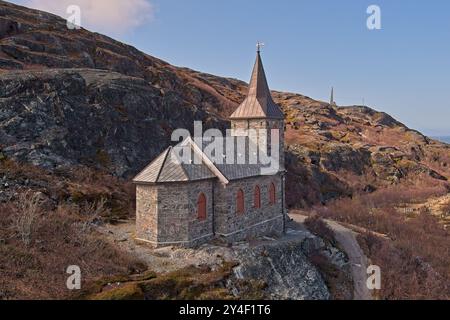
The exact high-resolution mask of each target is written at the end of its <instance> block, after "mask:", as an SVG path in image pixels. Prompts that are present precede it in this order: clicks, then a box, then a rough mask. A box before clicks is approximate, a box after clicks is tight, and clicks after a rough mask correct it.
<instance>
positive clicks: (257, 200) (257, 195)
mask: <svg viewBox="0 0 450 320" xmlns="http://www.w3.org/2000/svg"><path fill="white" fill-rule="evenodd" d="M253 207H254V208H256V209H259V208H261V189H260V188H259V186H256V187H255V192H254V195H253Z"/></svg>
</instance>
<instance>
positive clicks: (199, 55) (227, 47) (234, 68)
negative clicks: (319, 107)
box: [15, 0, 450, 135]
mask: <svg viewBox="0 0 450 320" xmlns="http://www.w3.org/2000/svg"><path fill="white" fill-rule="evenodd" d="M37 1H39V0H37ZM142 1H149V2H150V3H151V4H152V5H153V8H154V12H153V18H152V19H151V20H150V21H147V22H146V23H144V24H142V25H141V26H139V27H137V28H135V29H133V30H129V31H128V32H126V33H124V34H120V35H117V34H114V33H113V32H110V35H111V36H113V37H115V38H118V39H119V40H122V41H124V42H127V43H129V44H132V45H134V46H136V47H137V48H139V49H141V50H142V51H144V52H146V53H149V54H151V55H154V56H156V57H159V58H161V59H163V60H166V61H168V62H170V63H172V64H175V65H178V66H185V67H190V68H192V69H196V70H200V71H204V72H208V73H212V74H216V75H221V76H227V77H234V78H239V79H242V80H245V81H248V79H249V76H250V72H251V68H252V64H253V61H254V57H255V43H256V41H257V40H262V41H263V42H264V43H265V44H266V46H265V48H264V50H263V60H264V64H265V67H266V72H267V76H268V80H269V84H270V86H271V88H272V89H276V90H283V91H291V92H298V93H301V94H305V95H307V96H310V97H312V98H315V99H321V100H325V101H328V100H329V93H330V87H331V86H334V87H335V98H336V102H337V103H338V104H339V105H351V104H362V101H363V98H364V99H365V102H366V104H367V105H369V106H371V107H373V108H375V109H377V110H381V111H385V112H387V113H389V114H391V115H393V116H394V117H396V118H397V119H398V120H400V121H402V122H404V123H405V124H407V125H408V126H410V127H412V128H414V129H418V130H421V131H423V132H425V133H427V134H429V135H450V1H448V0H431V1H424V0H395V1H393V0H371V1H365V0H346V1H330V0H308V1H307V0H278V1H264V0H259V1H258V0H245V1H242V0H227V1H211V0H191V1H185V0H142ZM15 2H16V3H21V4H23V3H24V2H26V1H25V0H17V1H15ZM47 2H48V1H47ZM54 2H55V6H56V5H57V3H58V1H57V0H54ZM75 2H76V1H75ZM85 2H86V1H85ZM371 4H376V5H378V6H380V8H381V13H382V30H375V31H370V30H368V29H367V27H366V19H367V17H368V14H367V13H366V9H367V7H368V6H369V5H371Z"/></svg>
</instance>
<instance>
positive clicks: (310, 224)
mask: <svg viewBox="0 0 450 320" xmlns="http://www.w3.org/2000/svg"><path fill="white" fill-rule="evenodd" d="M305 226H306V227H307V228H308V230H309V231H311V232H312V233H313V234H315V235H316V236H318V237H320V238H322V239H324V240H326V241H328V242H329V243H331V244H332V245H336V240H335V237H334V232H333V230H331V229H330V227H328V225H327V223H326V222H325V221H323V220H322V218H320V217H319V216H318V215H312V216H309V217H308V218H306V220H305Z"/></svg>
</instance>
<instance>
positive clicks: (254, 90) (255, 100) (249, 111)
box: [230, 50, 284, 120]
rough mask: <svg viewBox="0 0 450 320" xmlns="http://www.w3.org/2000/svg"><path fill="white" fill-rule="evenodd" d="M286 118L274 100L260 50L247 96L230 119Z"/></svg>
mask: <svg viewBox="0 0 450 320" xmlns="http://www.w3.org/2000/svg"><path fill="white" fill-rule="evenodd" d="M264 118H268V119H284V115H283V112H282V111H281V109H280V107H279V106H278V105H277V104H276V103H275V102H274V101H273V99H272V95H271V93H270V89H269V86H268V84H267V79H266V74H265V72H264V67H263V63H262V60H261V55H260V52H259V50H258V53H257V56H256V62H255V66H254V68H253V73H252V77H251V80H250V85H249V89H248V95H247V98H246V99H245V100H244V102H242V104H241V105H240V106H239V107H238V108H237V109H236V111H235V112H234V113H233V114H232V115H231V117H230V119H232V120H237V119H264Z"/></svg>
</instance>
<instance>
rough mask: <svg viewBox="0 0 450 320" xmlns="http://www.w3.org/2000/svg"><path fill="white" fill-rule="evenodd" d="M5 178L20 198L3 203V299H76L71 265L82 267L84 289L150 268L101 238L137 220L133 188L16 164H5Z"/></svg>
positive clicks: (75, 172) (79, 171)
mask: <svg viewBox="0 0 450 320" xmlns="http://www.w3.org/2000/svg"><path fill="white" fill-rule="evenodd" d="M0 174H1V175H3V176H6V177H7V179H8V181H10V183H9V184H10V186H9V188H8V189H7V190H6V191H7V192H10V193H11V194H13V195H14V196H13V198H12V201H10V202H7V203H3V204H0V266H1V267H0V299H64V298H69V297H71V295H72V294H73V293H72V292H71V291H69V290H68V289H67V288H66V280H67V277H68V276H69V275H68V274H66V269H67V267H68V266H70V265H78V266H80V268H81V272H82V284H83V285H85V284H86V283H87V282H89V281H91V280H92V279H95V278H98V277H102V276H108V275H116V274H130V273H135V272H140V271H142V270H145V266H144V265H143V264H142V263H141V262H140V261H138V260H136V259H135V258H132V257H131V256H129V255H128V254H127V253H124V252H121V251H118V250H117V249H116V247H115V246H114V245H113V244H111V243H109V242H107V241H106V240H104V238H103V237H102V236H101V235H99V234H97V232H96V225H97V224H99V223H103V222H104V221H116V220H117V219H121V218H126V217H130V216H131V215H132V214H133V213H132V212H133V211H134V210H133V209H132V208H133V204H132V203H133V201H132V199H133V196H132V194H133V190H132V189H131V187H130V186H129V185H128V184H126V183H124V182H122V181H120V180H119V179H116V178H114V177H111V176H108V175H106V174H104V173H101V172H94V171H91V170H89V169H86V168H82V167H80V168H78V167H77V168H67V169H64V170H56V171H55V172H47V171H45V170H42V169H39V168H36V167H33V166H30V165H27V164H19V163H17V162H13V161H11V160H6V161H1V162H0ZM26 180H27V181H29V182H28V183H24V181H26ZM11 181H12V182H11Z"/></svg>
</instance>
